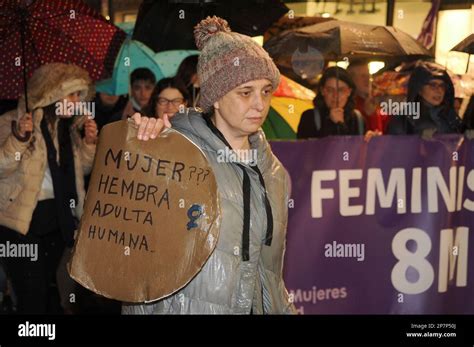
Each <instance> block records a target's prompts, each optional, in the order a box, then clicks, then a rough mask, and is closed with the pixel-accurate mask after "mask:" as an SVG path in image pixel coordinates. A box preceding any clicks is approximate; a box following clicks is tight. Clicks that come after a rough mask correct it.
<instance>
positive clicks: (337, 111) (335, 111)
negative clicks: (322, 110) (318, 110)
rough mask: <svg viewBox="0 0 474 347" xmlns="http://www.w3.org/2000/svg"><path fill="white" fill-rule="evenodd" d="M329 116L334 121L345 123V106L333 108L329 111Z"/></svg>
mask: <svg viewBox="0 0 474 347" xmlns="http://www.w3.org/2000/svg"><path fill="white" fill-rule="evenodd" d="M329 118H330V119H331V120H332V121H333V122H334V123H336V124H337V123H344V109H343V108H332V109H331V110H330V111H329Z"/></svg>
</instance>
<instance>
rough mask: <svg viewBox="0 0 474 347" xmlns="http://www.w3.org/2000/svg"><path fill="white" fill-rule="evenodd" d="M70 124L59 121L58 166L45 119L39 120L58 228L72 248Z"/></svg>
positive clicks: (74, 194)
mask: <svg viewBox="0 0 474 347" xmlns="http://www.w3.org/2000/svg"><path fill="white" fill-rule="evenodd" d="M70 124H71V123H70V121H68V120H59V123H58V142H59V148H60V150H59V153H60V158H59V159H60V164H61V165H60V166H59V165H58V163H57V161H56V156H57V152H56V148H55V147H54V143H53V140H52V138H51V134H50V133H49V130H48V125H47V123H46V118H45V117H43V119H42V120H41V125H40V126H41V132H42V134H43V138H44V140H45V143H46V148H47V151H48V165H49V169H50V171H51V178H52V180H53V190H54V200H55V202H56V207H57V210H56V211H57V213H58V215H57V217H58V221H59V228H60V229H61V232H62V234H63V238H64V241H65V242H66V244H67V245H68V246H72V244H73V243H74V229H75V228H76V222H75V219H74V216H73V215H72V211H71V208H70V200H71V199H73V200H74V202H75V203H76V204H77V192H76V176H75V170H74V155H73V152H72V143H71V136H70V133H69V126H70Z"/></svg>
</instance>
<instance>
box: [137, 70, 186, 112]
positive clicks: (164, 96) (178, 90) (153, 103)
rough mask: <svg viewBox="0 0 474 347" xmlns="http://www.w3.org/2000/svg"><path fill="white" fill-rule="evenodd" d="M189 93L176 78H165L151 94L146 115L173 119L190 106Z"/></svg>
mask: <svg viewBox="0 0 474 347" xmlns="http://www.w3.org/2000/svg"><path fill="white" fill-rule="evenodd" d="M188 100H189V93H188V91H187V89H186V87H185V86H184V84H183V83H182V82H180V81H179V80H177V79H175V78H163V79H161V80H160V81H158V83H157V84H156V86H155V88H154V89H153V93H152V94H151V98H150V102H149V104H148V107H147V110H146V112H145V113H146V115H148V116H150V117H155V118H157V119H164V116H165V115H166V116H167V117H168V119H171V118H172V117H173V116H174V115H175V114H176V113H178V112H179V111H180V109H181V110H184V109H185V108H186V106H187V105H188Z"/></svg>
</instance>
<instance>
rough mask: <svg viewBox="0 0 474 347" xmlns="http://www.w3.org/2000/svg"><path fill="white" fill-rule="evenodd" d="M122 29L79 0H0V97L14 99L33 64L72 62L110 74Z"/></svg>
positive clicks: (100, 74) (96, 75)
mask: <svg viewBox="0 0 474 347" xmlns="http://www.w3.org/2000/svg"><path fill="white" fill-rule="evenodd" d="M125 37H126V34H125V32H123V31H122V30H121V29H119V28H118V27H116V26H114V25H112V24H111V23H109V22H108V21H107V20H106V19H105V18H104V17H102V16H101V15H100V14H98V13H97V12H95V11H94V10H93V9H91V8H90V7H89V6H87V5H86V4H85V3H83V2H82V1H80V0H33V1H32V0H0V56H1V57H2V59H1V60H0V81H1V82H0V99H17V98H18V97H19V96H20V95H21V94H23V93H24V92H25V90H26V80H27V79H28V78H29V77H30V76H31V75H32V73H33V71H34V70H35V69H36V68H38V67H39V66H41V65H43V64H46V63H52V62H59V63H69V64H76V65H78V66H80V67H82V68H84V69H85V70H87V71H88V72H89V75H90V76H91V78H92V79H93V80H100V79H104V78H108V77H110V76H111V74H112V70H113V66H114V62H115V58H116V56H117V54H118V52H119V50H120V46H121V44H122V42H123V40H124V39H125Z"/></svg>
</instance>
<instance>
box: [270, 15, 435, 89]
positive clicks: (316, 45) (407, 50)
mask: <svg viewBox="0 0 474 347" xmlns="http://www.w3.org/2000/svg"><path fill="white" fill-rule="evenodd" d="M264 48H265V49H266V50H267V51H268V52H269V54H270V56H271V57H272V58H273V60H274V61H275V63H276V64H277V66H278V67H279V68H280V70H281V71H282V72H283V73H285V74H287V75H289V76H290V78H291V77H293V78H295V79H298V80H301V79H303V80H304V79H308V78H313V77H315V74H316V75H317V74H318V73H319V72H321V70H322V69H323V68H324V63H325V61H328V60H341V59H343V58H347V59H348V60H352V59H362V58H365V59H377V60H384V61H405V60H415V59H423V58H431V57H432V54H431V53H430V51H428V50H427V49H426V48H425V47H423V46H422V45H421V44H419V43H418V42H417V41H416V40H415V39H414V38H412V37H411V36H410V35H408V34H406V33H404V32H403V31H400V30H398V29H396V28H393V27H387V26H376V25H367V24H358V23H351V22H345V21H328V22H324V23H318V24H315V25H310V26H307V27H303V28H297V29H293V30H288V31H285V32H283V33H281V34H280V35H278V36H275V37H273V38H271V39H270V40H268V41H267V42H266V43H265V45H264Z"/></svg>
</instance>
